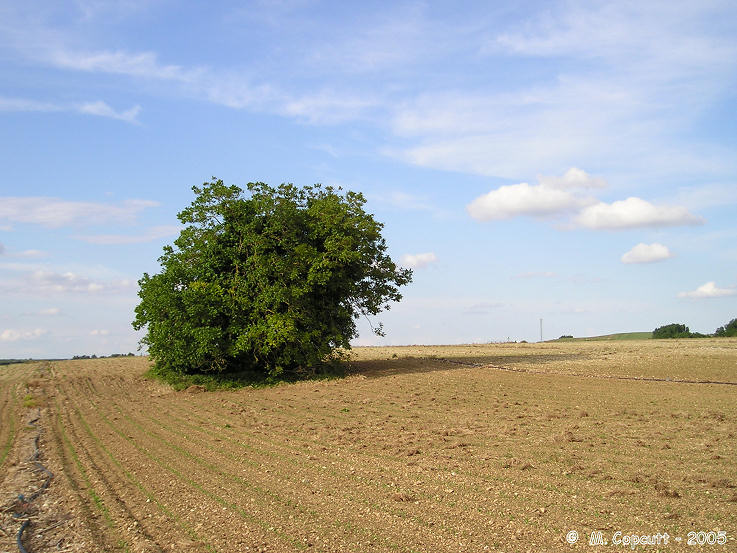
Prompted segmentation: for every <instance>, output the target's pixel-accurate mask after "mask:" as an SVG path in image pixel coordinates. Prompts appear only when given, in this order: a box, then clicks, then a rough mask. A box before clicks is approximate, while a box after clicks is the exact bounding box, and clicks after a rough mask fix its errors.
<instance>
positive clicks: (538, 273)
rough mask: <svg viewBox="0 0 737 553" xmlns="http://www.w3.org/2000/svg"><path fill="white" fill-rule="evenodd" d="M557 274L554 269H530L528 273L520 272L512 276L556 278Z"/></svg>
mask: <svg viewBox="0 0 737 553" xmlns="http://www.w3.org/2000/svg"><path fill="white" fill-rule="evenodd" d="M556 276H558V275H556V274H555V273H554V272H552V271H530V272H527V273H518V274H516V275H514V276H513V277H512V278H555V277H556Z"/></svg>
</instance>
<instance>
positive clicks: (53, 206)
mask: <svg viewBox="0 0 737 553" xmlns="http://www.w3.org/2000/svg"><path fill="white" fill-rule="evenodd" d="M158 205H159V204H158V202H152V201H148V200H127V201H125V202H123V203H122V204H120V205H110V204H102V203H95V202H73V201H66V200H62V199H60V198H47V197H12V196H6V197H0V221H1V220H6V221H9V222H12V223H33V224H39V225H43V226H46V227H51V228H56V227H62V226H67V225H96V224H107V223H110V222H112V221H114V222H124V223H130V222H133V221H134V220H135V219H136V217H137V216H138V214H139V213H140V212H141V211H143V210H144V209H146V208H147V207H155V206H158Z"/></svg>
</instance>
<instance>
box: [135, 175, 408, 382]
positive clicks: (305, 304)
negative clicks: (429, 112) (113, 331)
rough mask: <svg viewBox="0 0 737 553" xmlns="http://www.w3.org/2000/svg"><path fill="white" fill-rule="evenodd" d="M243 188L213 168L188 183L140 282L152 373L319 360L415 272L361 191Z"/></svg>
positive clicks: (291, 367) (296, 368) (292, 365)
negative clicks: (182, 204) (168, 237)
mask: <svg viewBox="0 0 737 553" xmlns="http://www.w3.org/2000/svg"><path fill="white" fill-rule="evenodd" d="M247 188H248V194H247V195H244V191H243V190H241V189H240V188H238V187H237V186H226V185H225V184H223V182H222V181H221V180H216V179H214V178H213V179H212V181H211V182H209V183H204V184H203V186H202V187H196V186H195V187H193V190H194V192H195V194H196V198H195V200H194V201H193V202H192V204H191V205H190V206H189V207H188V208H186V209H184V210H183V211H182V212H181V213H179V215H178V217H179V220H180V221H181V222H182V223H184V224H185V225H186V227H185V228H184V230H182V232H181V233H180V235H179V237H178V238H177V239H176V240H175V241H174V245H173V246H165V247H164V253H163V255H162V256H161V257H160V258H159V262H160V263H161V268H162V270H161V272H160V273H159V274H155V275H149V274H147V273H144V275H143V278H141V279H140V280H139V282H138V284H139V286H140V290H139V293H138V295H139V297H140V299H141V301H140V303H139V305H138V306H137V307H136V318H135V320H134V321H133V326H134V328H136V329H143V328H145V329H146V334H145V336H144V337H143V339H142V340H141V343H142V344H143V345H146V346H148V350H149V354H150V355H151V357H152V358H153V359H154V360H155V362H156V367H157V371H158V372H160V373H161V372H169V373H177V374H197V373H208V374H221V373H239V372H240V373H256V374H260V375H263V376H264V377H272V378H274V377H282V375H290V374H296V375H304V376H308V375H310V374H314V373H315V372H322V371H323V370H324V367H325V366H326V361H330V360H331V359H335V358H336V357H338V354H337V352H338V350H339V348H345V349H348V348H350V340H351V339H352V338H353V337H355V336H356V334H357V333H356V322H355V321H356V319H357V318H359V317H360V316H366V317H371V316H374V315H377V314H378V313H379V312H381V311H382V310H384V309H388V308H389V302H392V301H399V300H400V299H401V297H402V296H401V294H400V293H399V287H400V286H403V285H406V284H408V283H409V282H411V280H412V272H411V271H410V270H408V269H400V268H397V266H396V265H395V264H394V262H393V261H392V260H391V258H390V257H389V256H388V255H387V254H386V243H385V241H384V239H383V238H382V236H381V230H382V227H383V225H382V224H381V223H378V222H376V221H375V220H374V218H373V216H372V215H371V214H368V213H366V212H365V211H364V210H363V205H364V203H365V199H364V198H363V196H362V195H361V194H358V193H354V192H346V193H345V194H344V195H341V194H339V193H338V191H336V190H334V189H333V188H331V187H327V188H322V187H321V186H320V185H315V186H309V187H305V188H301V189H300V188H297V187H295V186H293V185H291V184H282V185H281V186H279V187H278V188H272V187H270V186H268V185H266V184H264V183H249V184H248V185H247ZM375 332H376V333H377V334H382V328H381V325H379V326H378V328H376V329H375ZM328 365H329V363H328Z"/></svg>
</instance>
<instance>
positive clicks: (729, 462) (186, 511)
mask: <svg viewBox="0 0 737 553" xmlns="http://www.w3.org/2000/svg"><path fill="white" fill-rule="evenodd" d="M692 343H693V344H696V342H692ZM638 344H640V345H638ZM642 344H645V345H642ZM671 344H675V345H674V346H673V347H677V348H678V351H679V352H680V353H681V355H682V359H701V358H703V357H704V356H705V355H706V356H707V357H709V356H711V357H710V358H709V363H706V364H703V366H699V367H695V366H693V364H692V367H691V369H690V371H689V369H688V367H686V364H685V363H681V361H678V360H676V361H672V360H669V358H668V356H667V355H664V351H665V350H662V349H658V348H663V347H665V346H663V345H662V344H660V345H653V344H647V343H645V342H641V343H636V342H624V343H620V344H617V343H614V342H612V343H605V344H603V345H602V344H594V345H591V344H589V345H580V344H579V345H565V346H556V348H551V347H549V345H548V344H541V345H527V346H501V345H500V346H485V347H474V346H465V347H463V348H461V347H455V348H414V349H412V348H381V349H371V348H367V349H360V350H357V352H356V355H355V361H354V365H353V367H354V372H355V373H356V374H354V375H353V376H350V377H348V378H346V379H343V380H338V381H330V382H305V383H300V384H295V385H282V386H278V387H276V388H272V389H260V390H252V389H247V390H241V391H238V392H217V393H212V392H207V393H188V392H173V391H171V390H170V389H168V388H166V387H165V386H163V385H161V384H158V383H155V382H151V381H147V380H144V379H143V378H142V377H141V376H140V375H141V373H143V371H144V370H145V368H146V360H144V359H141V358H135V359H105V360H92V361H81V362H80V361H74V362H72V361H68V362H59V363H53V364H51V365H49V364H46V365H34V364H25V365H15V366H11V367H6V368H0V382H2V390H0V402H2V403H0V409H1V411H0V412H1V413H2V417H3V418H2V421H3V425H2V427H0V459H2V455H3V451H5V449H3V447H4V445H5V444H8V445H9V446H12V447H8V448H7V450H8V455H7V459H5V462H4V463H3V464H2V465H1V466H0V482H2V491H3V495H2V501H3V504H9V502H10V501H11V499H12V496H13V493H17V492H16V491H15V490H16V488H17V487H18V486H20V485H21V483H22V481H24V478H25V485H26V486H27V487H28V488H29V489H30V488H32V487H33V485H34V483H37V480H38V477H37V476H34V474H33V472H32V471H30V470H29V469H28V467H27V466H25V464H24V460H23V459H24V450H23V448H24V447H26V446H24V444H25V443H27V442H28V439H29V438H31V436H32V432H33V430H32V429H30V428H27V427H26V426H25V425H24V422H23V421H24V419H23V417H24V416H26V414H27V410H28V409H30V407H24V405H23V403H24V398H26V397H28V396H31V397H32V398H33V402H34V403H35V404H36V405H37V406H38V407H40V409H41V411H40V412H41V419H40V423H41V428H42V430H41V440H40V446H41V451H42V458H43V460H44V462H45V464H46V465H47V466H48V467H49V468H50V469H51V470H52V472H54V474H55V479H54V481H53V484H52V486H51V487H50V488H49V490H48V491H47V492H46V493H45V494H44V495H43V496H41V499H39V506H38V507H37V508H36V510H35V512H33V513H30V514H31V518H32V521H33V524H32V529H31V531H30V533H29V534H28V539H27V540H25V543H26V544H27V545H28V548H29V551H31V552H35V551H42V550H44V551H45V550H48V551H52V550H55V551H60V550H61V551H100V550H103V551H126V550H127V551H141V552H142V551H166V552H169V551H171V552H175V551H177V552H178V551H220V552H230V551H259V550H260V551H275V552H277V551H300V550H305V551H312V550H314V551H335V552H338V551H340V552H347V551H355V552H364V551H406V552H411V551H415V552H428V553H429V552H436V551H437V552H444V551H535V552H538V551H562V550H569V549H573V550H585V549H588V546H586V545H585V543H581V542H579V543H578V544H576V545H575V546H570V545H568V544H567V543H566V542H565V536H566V533H567V532H568V531H569V530H571V529H577V530H578V531H579V532H580V533H581V534H582V535H584V534H588V533H590V532H591V531H592V530H597V529H599V530H603V531H604V532H605V533H607V532H608V533H613V532H614V531H616V530H622V531H624V532H627V533H638V534H644V533H655V532H658V531H661V532H662V531H665V530H667V531H668V532H669V533H670V534H671V535H677V534H679V533H680V534H682V535H683V537H684V538H685V537H686V534H687V532H688V531H691V530H694V531H698V530H703V531H712V530H713V531H717V530H724V531H726V533H727V535H728V537H729V538H730V539H731V540H732V541H729V542H728V543H729V545H726V546H723V547H722V548H720V546H717V545H714V546H706V547H707V548H712V549H713V550H715V551H719V550H723V551H728V550H732V549H734V547H735V542H734V541H733V540H734V537H735V533H736V532H737V524H735V523H736V522H737V493H736V490H735V488H734V486H735V484H737V480H736V479H735V475H736V474H737V473H736V470H735V469H736V468H737V465H735V458H737V455H736V454H737V447H736V446H735V443H736V442H737V440H735V434H734V433H735V431H736V430H735V429H737V402H736V401H735V399H736V398H737V390H736V389H735V387H734V386H719V385H711V384H708V385H703V384H702V385H697V384H679V385H677V386H676V385H674V383H672V382H667V381H666V382H647V381H617V380H611V379H599V378H584V377H582V376H580V374H583V373H582V372H581V371H584V372H585V373H586V374H587V375H589V376H596V375H597V374H606V375H616V374H622V375H632V374H636V375H638V376H649V377H657V378H660V377H661V376H666V377H667V378H671V376H670V375H673V376H674V377H678V378H680V377H684V376H690V377H693V378H694V379H707V378H714V377H715V376H718V377H719V378H725V377H729V375H730V370H729V367H730V364H731V366H732V367H733V371H734V372H732V373H731V374H732V380H735V381H737V341H721V342H718V343H717V342H713V341H710V342H708V344H709V348H711V349H709V350H708V351H707V350H703V351H702V352H701V357H699V356H698V352H697V351H696V350H691V349H689V348H692V347H696V346H695V345H694V346H692V345H690V344H686V345H682V343H681V342H671ZM704 344H707V342H701V346H703V345H704ZM701 346H699V347H701ZM668 351H671V352H672V350H668ZM705 351H706V352H707V353H704V352H705ZM707 354H708V355H707ZM395 356H396V358H394V357H395ZM432 356H435V357H436V358H435V359H433V358H432ZM437 357H444V358H445V359H446V360H443V359H437ZM447 359H449V360H451V361H461V362H464V363H479V364H481V365H483V364H484V363H483V361H486V362H488V363H489V364H501V363H502V362H505V363H506V366H515V367H518V368H529V369H534V370H535V371H537V372H528V373H519V372H509V371H500V370H494V369H490V368H487V367H484V366H465V365H459V364H458V363H451V362H448V361H447ZM643 359H647V360H650V363H649V364H648V363H643V362H642V360H643ZM654 360H660V364H658V363H656V362H655V361H654ZM635 364H637V365H638V366H639V367H641V368H642V367H644V369H642V370H639V372H637V371H633V369H632V366H633V365H635ZM643 371H644V372H643ZM540 373H542V374H540ZM572 374H578V376H575V375H572ZM34 408H35V407H34ZM10 421H13V422H10ZM34 478H35V479H36V480H34ZM53 524H57V526H56V527H55V528H53V529H51V530H48V531H44V527H48V526H51V525H53ZM16 526H17V525H16V523H15V521H14V520H12V519H10V518H9V516H8V514H7V513H6V515H4V518H3V519H2V526H1V527H0V528H2V532H0V540H1V541H0V551H6V550H7V551H14V550H16V549H14V545H13V540H14V532H15V531H16ZM39 532H41V533H40V534H39ZM54 540H56V545H54V543H52V542H53V541H54ZM49 546H54V547H56V549H52V548H50V547H49ZM662 550H663V551H679V550H693V548H688V547H686V546H685V545H680V546H679V545H676V544H673V545H669V546H668V547H666V548H664V549H662Z"/></svg>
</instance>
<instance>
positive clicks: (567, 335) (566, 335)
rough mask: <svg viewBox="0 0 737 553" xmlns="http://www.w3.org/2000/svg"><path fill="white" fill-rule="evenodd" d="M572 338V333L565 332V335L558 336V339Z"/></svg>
mask: <svg viewBox="0 0 737 553" xmlns="http://www.w3.org/2000/svg"><path fill="white" fill-rule="evenodd" d="M571 338H573V335H572V334H564V335H563V336H561V337H560V338H558V340H566V339H571Z"/></svg>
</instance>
